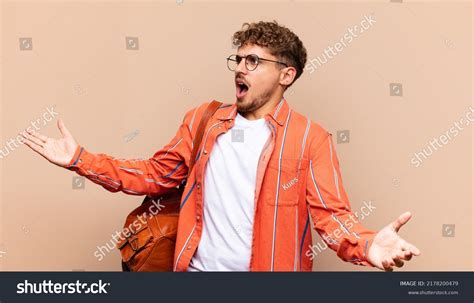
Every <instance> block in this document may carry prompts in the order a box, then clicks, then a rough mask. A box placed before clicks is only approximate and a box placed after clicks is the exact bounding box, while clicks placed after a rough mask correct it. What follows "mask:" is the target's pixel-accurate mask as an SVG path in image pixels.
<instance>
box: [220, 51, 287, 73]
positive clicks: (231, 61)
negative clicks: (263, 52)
mask: <svg viewBox="0 0 474 303" xmlns="http://www.w3.org/2000/svg"><path fill="white" fill-rule="evenodd" d="M242 59H245V67H246V68H247V70H249V71H253V70H255V69H256V68H257V66H258V64H259V63H260V61H268V62H274V63H278V64H282V65H284V66H285V67H288V64H286V63H284V62H280V61H275V60H270V59H263V58H260V57H259V56H257V55H255V54H250V55H247V56H239V55H230V56H229V57H228V58H227V68H228V69H229V70H231V71H235V69H236V68H237V66H239V64H240V61H242Z"/></svg>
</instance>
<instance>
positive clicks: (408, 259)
mask: <svg viewBox="0 0 474 303" xmlns="http://www.w3.org/2000/svg"><path fill="white" fill-rule="evenodd" d="M412 256H413V255H412V254H411V252H410V251H405V252H404V253H403V259H404V260H407V261H410V260H411V257H412Z"/></svg>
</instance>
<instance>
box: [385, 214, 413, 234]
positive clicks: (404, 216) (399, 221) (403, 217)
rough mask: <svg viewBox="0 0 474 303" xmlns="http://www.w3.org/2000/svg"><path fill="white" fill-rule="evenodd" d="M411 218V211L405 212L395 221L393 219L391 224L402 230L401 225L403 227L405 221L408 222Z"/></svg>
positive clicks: (394, 227)
mask: <svg viewBox="0 0 474 303" xmlns="http://www.w3.org/2000/svg"><path fill="white" fill-rule="evenodd" d="M410 218H411V213H410V212H408V211H407V212H405V213H403V214H401V215H400V216H399V217H398V218H397V219H396V220H395V221H393V222H392V223H391V224H390V226H391V227H392V228H393V229H394V230H395V231H396V232H398V231H399V230H400V227H402V226H403V225H404V224H405V223H407V222H408V220H410Z"/></svg>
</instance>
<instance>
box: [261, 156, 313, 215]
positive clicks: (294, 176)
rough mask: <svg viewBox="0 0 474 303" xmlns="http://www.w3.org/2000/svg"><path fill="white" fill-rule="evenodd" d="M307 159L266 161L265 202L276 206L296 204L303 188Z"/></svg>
mask: <svg viewBox="0 0 474 303" xmlns="http://www.w3.org/2000/svg"><path fill="white" fill-rule="evenodd" d="M308 167H309V160H308V159H301V162H300V159H291V158H282V159H281V160H276V161H270V162H268V167H267V172H266V175H267V177H266V178H267V180H266V182H267V184H266V188H265V194H266V199H265V200H266V203H267V204H269V205H278V206H295V205H297V204H298V201H299V198H300V197H301V194H302V190H305V184H306V176H307V171H308Z"/></svg>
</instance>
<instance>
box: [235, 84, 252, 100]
mask: <svg viewBox="0 0 474 303" xmlns="http://www.w3.org/2000/svg"><path fill="white" fill-rule="evenodd" d="M235 88H236V97H237V98H238V99H240V98H242V97H243V96H245V94H246V93H247V92H248V90H249V86H248V85H247V83H245V82H243V81H242V80H236V81H235Z"/></svg>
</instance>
